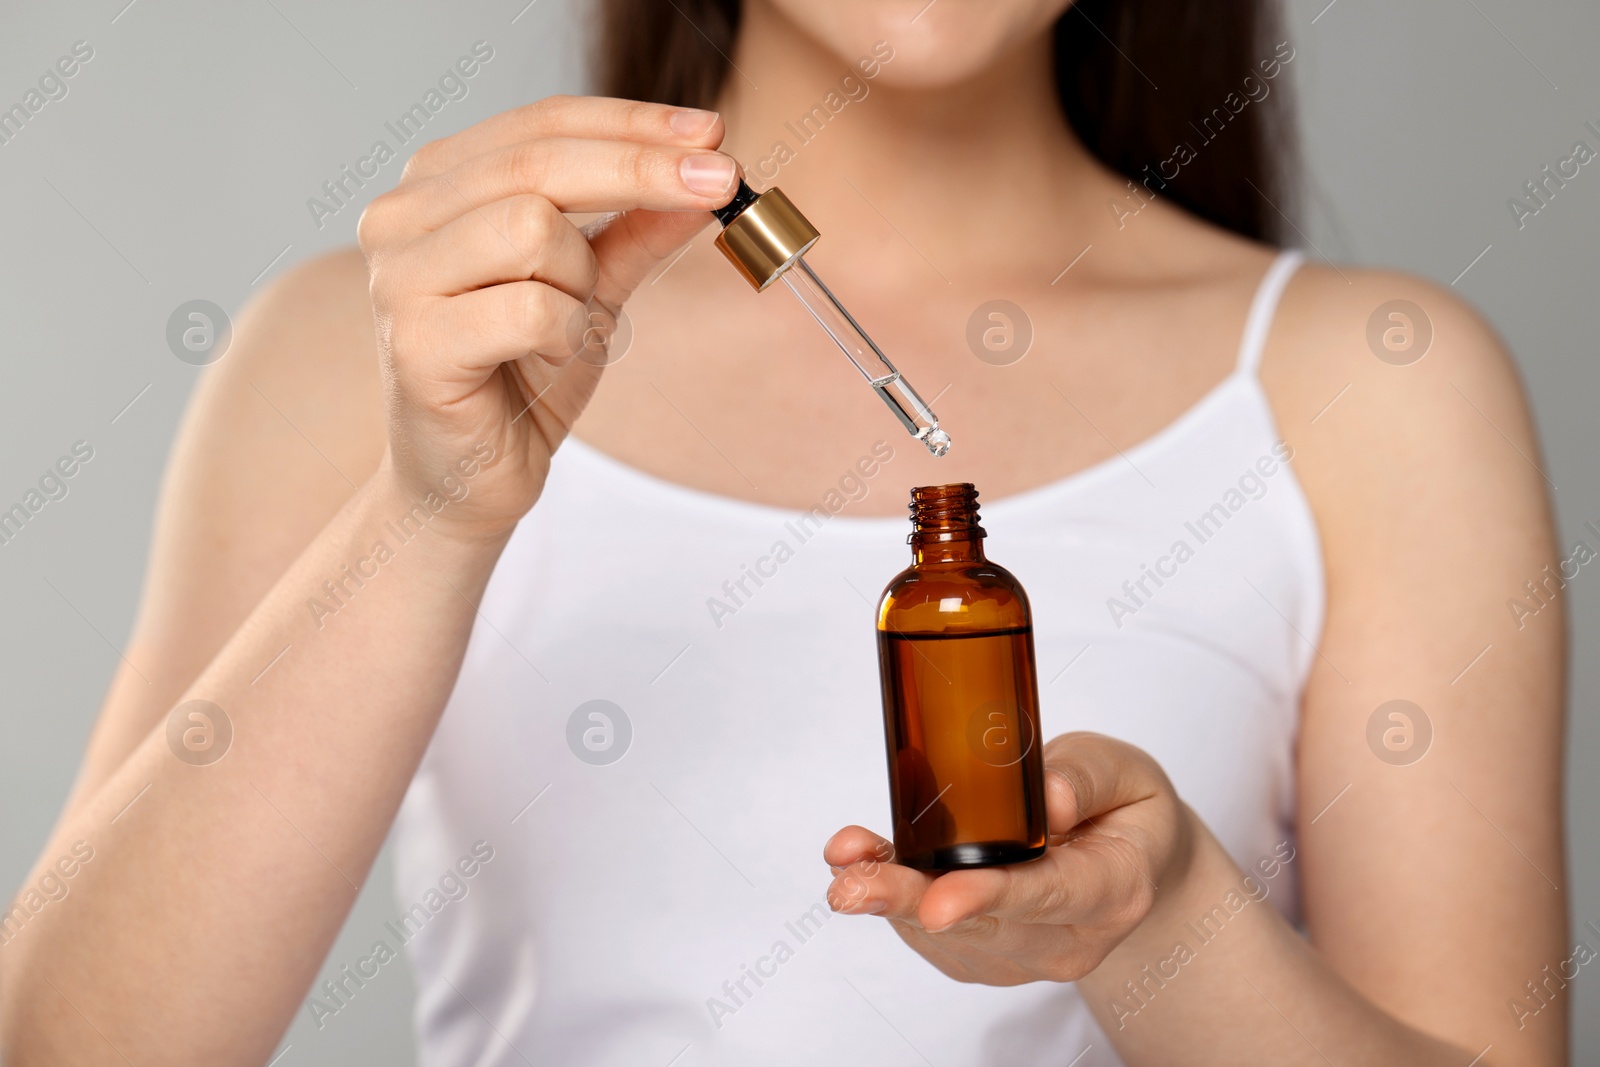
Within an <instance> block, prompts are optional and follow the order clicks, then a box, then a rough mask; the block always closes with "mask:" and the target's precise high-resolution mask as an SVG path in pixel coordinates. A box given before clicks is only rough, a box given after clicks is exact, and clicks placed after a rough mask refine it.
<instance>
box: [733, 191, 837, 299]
mask: <svg viewBox="0 0 1600 1067" xmlns="http://www.w3.org/2000/svg"><path fill="white" fill-rule="evenodd" d="M735 212H737V213H736V214H735ZM715 214H716V215H717V217H718V219H719V220H722V222H723V230H722V232H721V233H719V234H717V241H716V245H717V247H718V248H719V249H721V250H722V254H723V255H725V256H727V257H728V262H730V263H732V264H733V265H734V267H735V268H736V269H737V270H738V271H739V273H740V274H742V275H744V279H745V281H747V282H749V283H750V284H751V285H752V286H754V287H755V290H756V291H757V292H760V291H761V290H763V289H765V288H766V287H767V286H769V285H771V284H772V283H773V282H775V281H777V280H778V276H779V275H781V274H782V273H783V272H784V271H786V270H788V269H789V268H790V267H792V266H793V265H794V261H795V260H797V259H799V258H800V257H801V256H802V255H804V254H805V252H806V250H807V249H809V248H810V247H811V246H812V245H814V244H816V243H817V238H819V237H821V236H822V234H820V233H819V232H817V228H816V227H815V226H813V225H811V223H810V222H809V221H808V220H807V219H806V217H805V216H804V215H802V214H800V209H799V208H797V207H795V206H794V204H793V202H791V201H790V200H789V198H788V197H787V196H784V195H783V190H782V189H778V188H776V187H774V188H771V189H768V190H767V191H766V192H764V193H761V194H759V195H757V194H756V193H755V192H754V191H753V190H751V188H750V187H749V186H748V185H746V184H745V183H744V182H743V181H740V182H739V193H738V195H736V196H735V197H734V199H733V202H732V203H731V204H729V205H728V207H726V208H723V209H721V210H720V211H717V212H715ZM728 216H731V217H728Z"/></svg>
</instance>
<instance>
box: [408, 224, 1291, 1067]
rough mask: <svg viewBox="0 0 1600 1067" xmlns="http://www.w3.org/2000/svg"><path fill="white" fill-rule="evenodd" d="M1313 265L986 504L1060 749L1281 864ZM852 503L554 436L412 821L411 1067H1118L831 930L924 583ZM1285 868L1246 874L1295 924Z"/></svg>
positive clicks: (866, 928)
mask: <svg viewBox="0 0 1600 1067" xmlns="http://www.w3.org/2000/svg"><path fill="white" fill-rule="evenodd" d="M1297 263H1298V257H1297V256H1295V255H1294V254H1292V253H1286V254H1284V255H1282V256H1280V257H1279V258H1278V259H1277V261H1276V262H1275V263H1274V264H1273V266H1272V268H1271V269H1270V271H1269V272H1268V273H1267V275H1266V277H1265V278H1264V279H1263V281H1262V283H1261V287H1260V289H1259V291H1258V293H1257V294H1256V297H1255V300H1254V302H1253V304H1252V306H1251V309H1250V312H1249V316H1248V319H1247V325H1246V328H1245V332H1244V337H1243V341H1242V343H1241V345H1240V351H1239V358H1238V362H1237V366H1236V368H1235V369H1234V371H1233V373H1232V374H1230V375H1229V377H1227V378H1226V379H1225V380H1223V381H1222V382H1221V383H1219V384H1218V385H1217V386H1216V387H1215V388H1213V389H1212V390H1211V391H1210V392H1209V393H1207V394H1206V395H1205V396H1204V397H1203V398H1201V399H1200V400H1199V401H1198V402H1197V403H1196V404H1195V405H1194V406H1193V407H1192V408H1190V409H1189V410H1188V411H1187V412H1185V413H1184V414H1183V415H1182V416H1181V417H1179V418H1178V419H1177V420H1176V421H1175V422H1173V423H1172V424H1171V425H1169V426H1167V427H1166V428H1165V429H1163V430H1162V431H1160V432H1159V433H1157V434H1156V435H1155V436H1154V437H1151V438H1149V439H1148V440H1146V441H1144V442H1143V443H1141V444H1139V445H1137V446H1135V447H1133V448H1130V449H1128V450H1127V451H1126V452H1125V453H1122V454H1118V455H1115V456H1113V457H1111V458H1109V459H1107V460H1105V461H1104V462H1101V463H1098V464H1096V465H1094V466H1092V467H1090V468H1088V469H1086V470H1084V471H1082V472H1080V473H1078V474H1074V475H1072V476H1070V477H1068V478H1065V479H1063V480H1061V481H1058V482H1055V483H1053V484H1050V485H1047V486H1044V487H1042V488H1039V489H1034V490H1031V491H1029V492H1025V493H1022V494H1020V495H1018V496H1013V497H1009V498H1005V499H1001V500H985V501H980V504H981V507H982V515H983V524H984V526H985V528H986V529H987V530H988V533H989V537H988V540H987V542H986V548H987V552H988V554H989V555H990V557H991V558H993V559H994V560H995V561H996V562H999V563H1001V564H1003V565H1004V566H1005V567H1006V568H1008V569H1009V570H1011V571H1012V572H1013V573H1015V574H1016V575H1017V576H1018V578H1019V579H1020V580H1021V581H1022V582H1023V584H1024V586H1025V587H1026V588H1027V590H1028V593H1029V596H1030V598H1031V601H1032V605H1033V613H1034V634H1035V641H1036V646H1037V655H1038V669H1039V682H1040V696H1041V700H1042V705H1043V725H1044V736H1045V737H1046V738H1049V737H1053V736H1055V735H1057V734H1060V733H1063V732H1066V731H1069V730H1095V731H1099V732H1101V733H1105V734H1109V735H1112V736H1115V737H1119V738H1122V739H1124V740H1126V741H1128V742H1130V743H1132V744H1134V745H1137V746H1139V747H1141V748H1143V749H1144V750H1145V751H1147V752H1149V753H1150V754H1151V755H1152V756H1154V757H1155V758H1156V759H1157V760H1158V761H1160V763H1161V765H1162V766H1163V767H1164V768H1165V769H1166V771H1167V773H1168V774H1169V775H1170V776H1171V778H1172V781H1173V782H1174V783H1175V785H1176V787H1177V789H1178V792H1179V794H1180V795H1181V796H1182V797H1183V798H1184V799H1185V800H1186V801H1187V802H1188V803H1189V804H1190V805H1191V806H1192V807H1193V808H1194V809H1195V810H1196V811H1197V812H1198V813H1199V814H1200V816H1201V817H1202V818H1203V819H1204V820H1205V822H1206V824H1207V825H1208V826H1209V827H1210V828H1211V829H1212V831H1213V832H1214V833H1215V834H1216V835H1217V837H1218V838H1219V839H1220V840H1221V841H1222V843H1223V845H1224V846H1226V848H1227V849H1228V851H1229V852H1230V853H1231V854H1232V856H1233V857H1234V859H1235V860H1237V861H1238V862H1239V863H1240V865H1241V866H1243V867H1245V868H1246V869H1247V870H1248V869H1251V868H1255V867H1256V865H1257V864H1259V863H1261V862H1263V861H1270V860H1272V859H1273V858H1274V857H1277V858H1278V859H1280V860H1281V859H1283V858H1284V857H1285V856H1286V855H1292V853H1289V851H1288V850H1289V849H1291V848H1293V841H1292V832H1291V827H1292V814H1293V806H1294V788H1293V778H1294V762H1293V753H1294V746H1295V736H1296V729H1297V722H1298V709H1299V705H1300V697H1301V691H1302V688H1303V686H1304V683H1305V678H1306V674H1307V670H1308V667H1309V665H1310V662H1311V659H1312V657H1313V655H1314V652H1313V649H1312V643H1313V642H1315V641H1317V640H1318V637H1319V632H1320V628H1321V622H1322V614H1323V571H1322V560H1321V552H1320V547H1319V543H1318V538H1317V531H1316V527H1315V525H1314V522H1313V519H1312V516H1311V512H1310V509H1309V507H1308V505H1307V502H1306V500H1305V497H1304V496H1303V495H1302V493H1301V489H1300V486H1299V484H1298V483H1297V482H1296V480H1295V476H1294V474H1293V472H1292V470H1291V469H1290V468H1289V467H1288V466H1287V465H1286V463H1285V462H1284V461H1283V458H1282V457H1283V454H1284V452H1285V449H1284V448H1283V446H1282V444H1281V442H1280V440H1279V436H1278V432H1277V428H1276V426H1275V424H1274V420H1273V416H1272V413H1271V410H1270V408H1269V406H1268V403H1267V400H1266V397H1265V395H1264V394H1263V392H1262V389H1261V386H1260V384H1259V382H1258V379H1257V375H1256V365H1257V363H1258V361H1259V359H1260V356H1261V349H1262V346H1263V343H1264V341H1265V339H1266V335H1267V331H1268V328H1269V326H1270V324H1271V321H1272V317H1273V313H1274V310H1275V308H1276V306H1277V302H1278V297H1279V295H1280V294H1281V293H1282V291H1283V287H1284V285H1285V284H1286V282H1287V281H1288V279H1289V277H1290V275H1291V274H1292V273H1293V271H1294V269H1295V267H1296V265H1297ZM885 437H886V439H887V447H888V448H891V449H892V450H893V451H894V452H895V453H898V452H899V451H900V450H901V449H905V448H913V447H916V446H915V444H914V442H911V441H909V439H907V440H902V439H901V438H900V437H891V436H890V435H889V434H888V433H887V432H886V433H885ZM889 462H890V463H892V462H893V461H892V459H891V460H890V461H889ZM867 467H869V468H872V464H871V463H870V462H869V463H868V464H867ZM873 469H874V473H876V469H875V468H873ZM841 473H842V474H843V472H841ZM841 482H842V484H841V486H839V487H836V491H835V492H834V493H833V494H832V495H831V496H830V495H826V494H825V495H823V496H822V497H820V498H819V501H818V507H817V509H815V510H814V511H813V512H812V513H809V514H808V513H806V512H795V511H790V510H787V509H782V508H774V507H769V506H765V505H760V504H753V503H748V502H744V501H739V500H736V499H732V498H728V497H722V496H716V495H712V494H708V493H704V492H700V491H697V490H693V489H689V488H686V487H683V486H680V485H676V484H673V483H670V482H667V481H664V480H661V479H658V478H655V477H653V476H651V475H647V474H645V473H643V472H641V471H638V470H636V469H634V468H632V467H629V466H626V465H624V464H622V463H620V462H618V461H616V460H614V459H611V458H609V457H607V456H606V455H604V454H602V453H601V452H599V451H597V450H595V449H593V448H591V447H589V446H587V445H585V444H584V443H583V442H581V441H578V440H575V439H571V438H569V439H568V440H567V442H566V443H565V444H563V445H562V446H561V448H560V450H559V452H558V453H557V455H556V457H555V460H554V463H553V466H552V469H551V472H550V477H549V482H548V484H547V486H546V488H545V491H544V495H543V498H542V499H541V500H540V502H539V504H538V506H537V507H535V508H534V509H533V510H532V511H531V512H530V513H529V514H528V515H527V517H525V518H524V519H523V521H522V522H521V524H520V525H519V526H518V527H517V529H516V532H515V534H514V536H513V537H512V539H511V541H510V543H509V544H508V545H507V547H506V550H505V554H504V556H503V557H502V558H501V559H500V561H499V565H498V567H497V568H496V569H495V572H494V576H493V579H492V580H491V581H490V583H489V587H488V591H487V593H486V594H485V597H484V600H483V604H482V609H481V615H480V618H479V620H478V624H477V625H476V626H475V628H474V630H473V633H472V638H471V642H470V644H469V646H468V648H467V652H466V659H465V662H464V664H463V666H462V670H461V676H460V679H459V680H458V682H457V684H456V687H455V691H454V693H453V695H452V697H451V699H450V702H449V705H448V707H447V708H446V710H445V712H444V716H443V719H442V720H441V722H440V724H439V729H438V733H437V734H436V735H435V737H434V739H433V742H432V744H431V746H430V747H429V749H428V752H427V755H426V757H425V758H424V759H423V761H422V764H421V767H420V769H419V770H418V772H417V775H416V779H415V781H414V782H413V783H412V786H411V789H410V792H409V793H408V795H407V797H406V800H405V803H404V805H403V807H402V809H401V813H400V818H399V822H398V824H397V828H396V834H397V874H396V881H397V887H396V891H397V894H398V902H399V909H400V911H401V912H402V913H403V915H409V916H410V917H411V918H410V919H408V920H407V921H406V922H404V923H402V924H390V927H389V928H388V929H389V931H390V935H391V936H390V941H391V944H393V943H394V942H397V941H398V940H399V939H400V937H401V936H402V935H403V936H404V937H406V938H407V939H408V946H407V947H408V951H409V952H410V953H411V958H412V963H413V965H414V968H415V972H416V980H417V986H418V1003H417V1009H416V1010H417V1020H416V1023H417V1032H418V1038H419V1045H420V1054H421V1058H422V1062H423V1063H424V1064H427V1065H430V1067H431V1065H440V1067H444V1065H449V1067H464V1065H478V1067H486V1065H507V1067H509V1065H523V1067H526V1065H527V1064H535V1063H537V1064H547V1063H548V1064H562V1065H578V1064H583V1065H619V1067H621V1065H626V1067H668V1065H672V1067H698V1065H706V1064H718V1065H738V1067H748V1065H751V1064H762V1065H764V1067H786V1065H797V1067H798V1065H805V1067H815V1065H817V1064H826V1063H842V1062H851V1063H870V1064H902V1063H903V1064H915V1063H922V1062H927V1063H939V1064H961V1065H969V1064H996V1065H1000V1064H1004V1065H1007V1067H1011V1065H1015V1064H1018V1063H1054V1064H1061V1065H1065V1064H1069V1063H1070V1064H1072V1065H1073V1067H1092V1065H1108V1064H1118V1063H1120V1060H1119V1059H1118V1057H1117V1055H1116V1053H1115V1051H1114V1049H1113V1048H1112V1046H1111V1043H1110V1042H1109V1040H1108V1039H1107V1038H1106V1036H1105V1034H1104V1033H1102V1032H1101V1030H1100V1028H1099V1027H1098V1026H1097V1025H1096V1023H1095V1021H1094V1019H1093V1018H1092V1017H1091V1016H1090V1013H1089V1010H1088V1007H1087V1005H1086V1004H1085V1003H1084V1001H1083V999H1082V998H1081V997H1080V996H1079V994H1078V992H1077V989H1076V987H1075V986H1073V985H1064V984H1054V983H1046V982H1036V983H1033V984H1029V985H1023V986H1016V987H1011V988H991V987H988V986H982V985H966V984H961V983H958V982H955V981H953V980H951V979H949V978H946V977H945V976H944V975H942V974H940V973H939V972H938V971H937V970H935V969H934V968H933V967H932V966H931V965H929V964H928V963H926V962H925V961H923V960H922V958H921V957H919V956H917V955H916V954H915V953H914V952H912V951H911V949H910V948H908V947H906V946H905V945H904V944H903V943H902V942H901V941H900V940H899V938H898V937H897V936H896V935H895V933H894V931H893V930H892V929H891V928H890V926H889V925H888V924H887V923H886V922H884V921H882V920H881V919H877V918H873V917H870V916H842V915H834V914H833V913H831V912H830V911H829V910H828V907H827V903H826V900H825V891H826V888H827V886H828V883H829V879H830V875H829V871H828V868H827V866H826V864H825V863H824V862H823V859H822V846H823V843H824V842H825V841H826V840H827V839H828V837H829V836H830V835H832V834H833V833H834V832H835V831H836V830H838V829H839V828H840V827H843V826H845V825H848V824H850V823H861V824H862V825H865V826H868V827H870V828H872V829H875V830H877V831H878V832H880V833H884V834H885V835H887V834H888V832H889V830H890V825H889V795H888V780H887V771H886V762H885V755H884V733H883V720H882V711H881V704H880V697H879V688H878V661H877V655H878V653H877V643H876V640H875V637H874V630H873V627H874V611H873V605H874V602H875V600H876V598H877V595H878V593H879V591H880V590H881V589H882V588H883V586H884V585H885V583H886V582H887V581H888V580H889V579H890V578H891V577H893V576H894V575H895V574H896V573H898V572H899V571H900V570H901V569H903V568H904V567H906V566H907V565H908V564H909V560H910V556H909V554H908V551H909V550H908V549H907V548H906V544H905V539H906V534H907V532H908V531H909V528H910V527H909V524H908V521H907V520H906V519H904V518H878V517H853V516H851V514H850V510H851V504H850V500H849V498H850V496H851V495H854V496H855V497H856V498H857V499H859V498H860V493H861V491H862V489H861V487H865V489H866V491H868V492H888V491H889V490H888V489H887V488H879V487H878V486H875V485H874V483H873V479H872V478H871V477H864V476H860V475H859V473H858V476H857V478H856V479H855V480H852V479H851V478H849V477H843V478H842V479H841ZM980 488H981V487H980ZM752 575H754V577H752ZM741 590H742V591H741ZM718 604H720V605H721V607H717V606H716V605H718ZM591 701H608V702H610V704H609V705H590V704H589V702H591ZM585 705H589V706H588V707H584V706H585ZM613 706H614V707H613ZM614 708H620V709H621V711H622V713H623V715H618V714H617V713H616V711H615V710H614ZM580 709H582V710H581V711H580ZM595 714H599V715H600V716H601V717H598V718H596V717H594V715H595ZM575 715H576V719H575ZM623 716H625V721H624V718H623ZM574 720H575V721H574ZM578 753H582V754H583V755H584V757H586V758H580V756H579V755H578ZM618 753H621V757H620V758H614V757H616V756H617V755H618ZM608 759H611V760H613V761H612V762H602V761H604V760H608ZM486 854H487V855H489V856H490V857H491V858H489V859H488V860H487V861H484V860H483V859H482V857H483V856H484V855H486ZM1297 866H1298V865H1297V864H1295V863H1293V862H1290V863H1287V864H1286V865H1283V867H1282V869H1281V870H1278V871H1276V872H1275V876H1274V877H1273V878H1271V879H1266V878H1261V880H1260V883H1259V884H1260V885H1261V887H1262V890H1263V891H1265V892H1267V893H1268V895H1267V896H1266V897H1265V899H1266V900H1268V901H1270V902H1271V903H1272V904H1274V905H1276V906H1277V907H1278V908H1279V909H1280V910H1281V911H1283V912H1284V914H1285V915H1287V916H1288V917H1289V918H1290V919H1291V920H1293V919H1294V918H1295V917H1296V913H1297V903H1296V902H1297V897H1298V893H1297V890H1296V887H1295V883H1294V875H1295V871H1296V869H1297ZM467 871H471V872H472V873H471V874H470V875H467V874H466V873H464V872H467ZM1197 933H1199V931H1197ZM1192 947H1193V948H1195V949H1196V951H1203V950H1201V949H1199V948H1198V942H1197V943H1196V945H1194V946H1192ZM1129 977H1132V976H1131V975H1130V976H1129ZM1157 995H1159V993H1158V994H1157ZM1125 1004H1126V1006H1127V1007H1129V1008H1133V1007H1136V1006H1137V1004H1138V1002H1137V1001H1134V1000H1131V999H1130V1000H1128V1001H1126V1002H1125ZM1130 1025H1131V1024H1130ZM1075 1057H1076V1058H1075Z"/></svg>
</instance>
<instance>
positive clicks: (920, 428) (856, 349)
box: [712, 179, 950, 456]
mask: <svg viewBox="0 0 1600 1067" xmlns="http://www.w3.org/2000/svg"><path fill="white" fill-rule="evenodd" d="M712 214H714V215H716V216H717V220H718V221H719V222H721V223H722V226H723V229H722V232H721V233H720V234H718V235H717V242H716V243H717V247H718V248H719V249H721V250H722V253H723V255H725V256H727V257H728V260H729V261H730V262H731V263H732V264H733V265H734V266H735V267H736V268H738V270H739V273H740V274H742V275H744V277H745V280H746V281H748V282H749V283H750V284H751V285H753V286H754V287H755V288H756V290H757V291H758V292H759V291H761V290H764V289H766V288H767V286H769V285H771V284H772V283H773V282H774V281H777V280H778V279H779V278H782V279H783V282H784V284H785V285H787V286H788V287H789V291H790V292H792V293H793V294H794V295H795V298H796V299H797V300H799V301H800V303H801V305H802V306H804V307H805V309H806V310H807V311H808V312H810V313H811V317H812V318H813V319H815V320H816V321H817V325H819V326H821V327H822V328H823V330H824V331H826V332H827V334H828V336H829V337H831V338H833V342H834V344H836V345H838V346H839V350H840V351H841V352H843V353H844V354H845V355H846V356H848V357H849V359H850V362H851V363H853V364H855V367H856V369H857V370H859V371H860V372H861V374H862V377H864V378H866V379H867V382H868V383H869V384H870V385H871V386H872V388H873V389H874V390H875V391H876V392H877V394H878V396H880V397H881V398H882V399H883V402H884V403H885V404H887V405H889V410H890V411H892V412H894V414H895V417H896V418H898V419H899V420H900V424H901V425H902V426H904V427H905V428H906V431H907V432H908V433H910V434H911V436H913V437H915V438H916V439H917V440H919V441H921V442H922V443H923V445H925V446H926V447H927V449H928V451H929V452H931V453H933V454H934V455H935V456H942V455H944V454H945V453H946V452H948V451H950V435H949V434H948V433H946V432H945V431H944V430H943V429H941V428H940V426H939V417H938V416H937V415H935V414H934V413H933V409H932V408H930V407H929V406H928V404H927V402H926V401H924V400H923V399H922V397H921V396H919V395H918V394H917V391H916V390H915V389H913V388H912V387H911V383H910V382H908V381H906V380H905V378H904V376H902V375H901V373H900V372H899V371H898V370H896V369H895V365H894V364H893V363H891V362H889V357H887V356H885V355H884V354H883V350H882V349H880V348H879V347H878V346H877V345H876V344H874V343H873V340H872V338H871V337H868V336H867V332H866V331H865V330H863V329H862V328H861V324H860V323H858V322H856V320H855V318H854V316H852V315H851V314H850V312H848V311H846V310H845V308H844V305H843V304H841V303H839V298H838V297H836V296H834V295H833V292H832V291H831V290H830V289H829V288H828V287H827V285H825V284H824V283H823V281H822V279H821V278H819V277H817V272H816V271H814V270H812V269H811V265H810V264H809V263H807V262H806V261H805V258H804V257H805V252H806V251H807V250H808V249H810V247H811V246H812V245H814V244H816V243H817V238H818V237H820V236H821V234H820V233H819V232H818V231H817V229H816V227H814V226H812V225H811V223H810V222H809V221H807V220H806V217H805V216H804V215H802V214H800V212H799V210H798V209H797V208H795V206H794V204H793V203H791V202H790V201H789V198H788V197H786V196H784V195H783V192H782V190H780V189H776V188H773V189H768V190H767V191H766V192H764V193H761V194H759V195H758V194H757V193H756V192H755V191H754V190H752V189H751V188H750V186H748V185H746V184H745V183H744V181H743V180H742V179H741V180H740V182H739V191H738V193H736V194H735V195H734V198H733V201H732V202H731V203H729V204H728V206H727V207H725V208H719V209H718V210H716V211H714V212H712ZM795 268H799V269H795Z"/></svg>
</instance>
